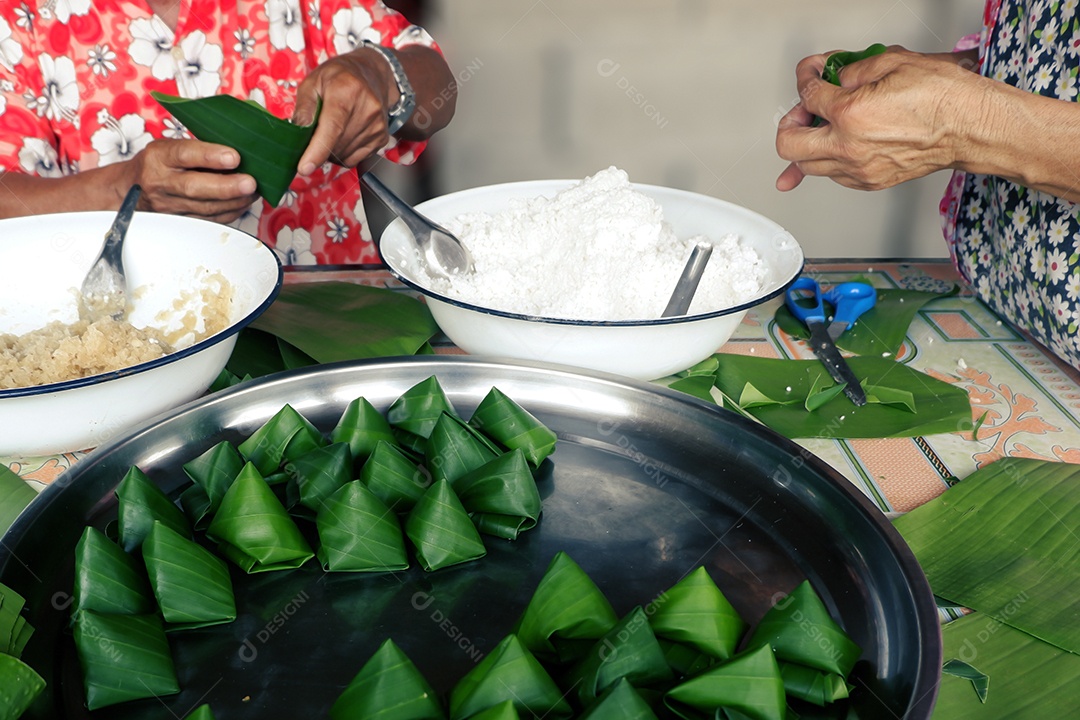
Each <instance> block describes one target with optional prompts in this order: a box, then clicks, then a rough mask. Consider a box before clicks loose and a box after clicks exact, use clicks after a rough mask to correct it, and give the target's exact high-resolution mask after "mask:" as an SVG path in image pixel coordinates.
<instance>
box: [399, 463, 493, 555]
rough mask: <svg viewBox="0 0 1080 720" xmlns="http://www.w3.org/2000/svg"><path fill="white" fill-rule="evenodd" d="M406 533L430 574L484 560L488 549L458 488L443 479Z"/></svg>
mask: <svg viewBox="0 0 1080 720" xmlns="http://www.w3.org/2000/svg"><path fill="white" fill-rule="evenodd" d="M405 534H406V535H408V537H409V540H411V541H412V544H413V546H414V547H415V548H416V559H417V560H418V561H419V562H420V566H421V567H423V568H424V569H425V570H427V571H429V572H430V571H432V570H439V569H441V568H444V567H449V566H451V565H458V564H460V563H464V562H469V561H470V560H476V559H478V558H482V557H484V555H486V554H487V549H486V548H484V541H483V540H481V539H480V533H478V532H477V531H476V527H475V526H474V525H473V524H472V520H470V519H469V514H468V513H467V512H465V508H464V507H462V505H461V501H460V500H458V498H457V495H455V494H454V489H453V488H452V487H450V483H448V482H446V481H445V480H439V481H438V482H436V483H434V484H433V485H432V486H431V487H430V488H428V489H427V491H426V492H424V494H423V496H422V497H421V498H420V500H418V501H417V503H416V505H415V506H414V507H413V509H412V510H410V511H409V516H408V518H406V520H405Z"/></svg>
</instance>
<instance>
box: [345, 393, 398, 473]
mask: <svg viewBox="0 0 1080 720" xmlns="http://www.w3.org/2000/svg"><path fill="white" fill-rule="evenodd" d="M380 440H382V441H383V442H387V443H390V444H391V445H396V444H397V441H396V440H394V431H393V430H392V429H391V427H390V423H389V422H387V420H386V418H385V417H383V414H382V413H380V412H379V411H378V410H376V409H375V407H374V406H373V405H372V404H371V403H369V402H368V401H367V400H366V399H365V398H362V397H361V398H356V399H355V400H353V401H352V402H350V403H349V404H348V406H346V408H345V412H343V413H342V414H341V418H340V419H339V420H338V423H337V425H335V426H334V429H333V430H331V431H330V441H331V442H336V443H337V442H344V443H348V444H349V451H350V452H351V453H352V455H353V457H354V458H355V459H357V460H366V459H367V457H368V456H369V455H371V453H373V452H374V451H375V446H376V445H377V444H378V442H379V441H380Z"/></svg>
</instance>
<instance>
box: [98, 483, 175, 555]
mask: <svg viewBox="0 0 1080 720" xmlns="http://www.w3.org/2000/svg"><path fill="white" fill-rule="evenodd" d="M116 498H117V500H118V503H117V516H118V518H117V521H118V522H117V524H118V527H119V530H118V533H119V541H120V546H121V547H122V548H124V550H126V551H128V552H131V551H132V550H134V549H135V548H137V547H139V545H141V544H142V541H143V538H145V537H146V535H147V534H148V533H149V532H150V528H152V527H154V521H155V520H156V521H159V522H161V523H164V524H165V525H168V526H169V527H171V528H172V529H173V530H175V531H176V532H178V533H180V534H181V535H184V536H190V535H191V524H190V523H188V520H187V518H186V517H185V516H184V513H183V511H182V510H180V508H179V507H178V506H177V505H176V504H175V503H173V501H172V500H170V499H169V498H168V496H167V495H166V494H165V493H164V492H162V490H161V488H159V487H158V486H157V485H155V484H154V483H153V482H151V481H150V478H148V477H147V476H146V474H145V473H143V471H142V470H140V469H139V468H137V467H135V466H134V465H132V466H131V469H129V470H128V471H127V474H126V475H125V476H124V479H123V480H121V481H120V484H119V485H117V486H116Z"/></svg>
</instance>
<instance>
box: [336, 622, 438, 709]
mask: <svg viewBox="0 0 1080 720" xmlns="http://www.w3.org/2000/svg"><path fill="white" fill-rule="evenodd" d="M437 698H438V695H437V694H436V693H435V691H434V690H433V689H432V687H431V685H429V684H428V682H427V680H425V679H424V676H423V675H421V674H420V671H419V670H417V669H416V666H415V665H414V664H413V663H412V661H411V660H410V659H409V658H408V656H406V655H405V653H403V652H402V651H401V650H400V649H399V648H398V646H397V645H395V644H394V641H393V640H386V641H384V642H383V644H382V645H380V646H379V649H378V650H376V651H375V654H374V655H372V656H371V659H370V660H368V661H367V662H366V663H364V666H363V667H362V668H360V672H358V673H357V674H356V677H354V678H353V679H352V682H350V683H349V685H348V686H347V687H346V688H345V691H344V692H343V693H341V696H340V697H338V699H337V700H336V701H335V702H334V705H333V707H331V708H330V717H331V720H353V718H365V720H442V718H444V717H445V716H446V715H445V713H444V712H443V709H442V706H440V705H439V701H438V699H437Z"/></svg>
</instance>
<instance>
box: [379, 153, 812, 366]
mask: <svg viewBox="0 0 1080 720" xmlns="http://www.w3.org/2000/svg"><path fill="white" fill-rule="evenodd" d="M417 210H419V211H420V212H421V213H423V214H424V215H426V216H427V217H428V218H430V219H431V220H433V221H435V222H436V223H438V224H440V225H442V226H443V227H445V228H446V229H447V230H449V231H450V232H452V233H454V234H455V235H457V237H458V238H460V239H461V241H462V243H463V244H464V245H465V246H466V247H467V248H468V249H469V252H470V253H471V254H472V256H473V261H474V272H472V273H468V274H455V275H452V276H450V277H443V276H440V275H439V274H437V273H431V272H428V269H427V267H426V266H425V264H424V263H423V262H422V259H421V257H420V255H419V253H417V251H416V248H415V244H414V240H413V238H412V235H411V233H410V232H409V231H408V230H407V229H406V228H405V226H404V224H403V223H402V222H401V221H395V222H393V223H391V224H390V225H388V226H387V228H386V230H385V231H384V232H383V235H382V237H381V239H380V243H379V249H380V253H381V255H382V258H383V261H384V262H385V263H386V265H387V266H388V267H389V268H390V270H391V272H393V273H394V274H395V275H396V276H397V277H398V278H399V279H400V280H401V281H402V282H404V283H405V284H407V285H409V286H411V287H413V288H415V289H417V290H419V291H420V292H421V293H423V295H424V296H426V298H425V299H426V302H427V304H428V307H429V308H430V309H431V313H432V315H433V316H434V317H435V320H436V322H437V323H438V324H439V327H440V328H441V329H442V331H443V332H444V333H445V334H446V336H447V337H448V338H449V339H450V340H451V341H452V342H454V343H455V344H456V345H457V346H458V347H460V348H461V349H462V350H464V351H465V352H467V353H469V354H473V355H490V356H498V357H508V358H515V359H521V360H533V361H540V362H550V363H557V364H562V365H571V366H575V367H580V368H587V369H591V370H600V371H604V372H612V373H615V374H619V375H625V376H629V377H633V378H638V379H643V380H653V379H656V378H660V377H664V376H667V375H671V374H673V373H676V372H679V371H681V370H684V369H686V368H688V367H690V366H692V365H694V364H695V363H697V362H700V361H701V360H704V359H705V358H707V357H708V356H709V355H711V354H713V353H714V352H716V351H717V350H718V349H719V347H720V346H721V345H723V344H724V343H725V342H726V341H727V340H728V338H729V337H731V335H732V333H733V332H734V331H735V329H736V327H738V325H739V323H740V322H741V321H742V319H743V316H744V315H745V314H746V311H747V310H748V309H750V308H751V307H753V306H755V305H757V304H759V303H761V302H764V301H765V300H768V299H769V298H772V297H774V296H776V295H778V294H780V293H782V292H783V291H784V289H785V288H787V287H788V285H790V284H791V283H792V282H793V281H794V280H795V278H796V277H798V275H799V273H800V272H801V271H802V267H803V252H802V248H801V247H800V246H799V243H798V242H797V241H796V240H795V238H794V237H792V236H791V234H790V233H788V232H787V231H786V230H784V229H783V228H782V227H781V226H780V225H778V224H777V223H775V222H773V221H771V220H769V219H768V218H766V217H764V216H762V215H760V214H758V213H756V212H753V211H751V210H749V209H747V208H744V207H741V206H739V205H735V204H732V203H729V202H725V201H723V200H720V199H718V198H714V197H710V196H706V195H701V194H698V193H692V192H687V191H684V190H677V189H673V188H665V187H658V186H652V185H641V184H635V183H631V182H630V179H629V177H628V175H627V174H626V172H624V171H623V170H620V169H619V168H616V167H610V168H607V169H605V170H601V171H600V172H598V173H596V174H595V175H592V176H590V177H588V178H585V179H584V180H538V181H525V182H515V183H504V184H500V185H490V186H485V187H478V188H473V189H470V190H463V191H461V192H455V193H451V194H448V195H444V196H441V197H437V198H434V199H432V200H428V201H426V202H423V203H420V204H419V205H418V206H417ZM702 242H707V243H709V244H711V245H712V246H713V251H712V256H711V258H710V260H709V263H708V265H707V266H706V269H705V273H704V275H703V276H702V280H701V283H700V285H699V286H698V290H697V293H696V294H695V296H694V300H693V302H692V303H691V305H690V308H689V311H688V313H687V314H686V315H680V316H675V317H668V318H663V317H661V314H662V313H663V311H664V309H665V307H666V306H667V303H668V300H669V299H670V297H671V293H672V290H674V288H675V284H676V282H677V281H678V278H679V275H680V273H681V272H682V269H683V267H684V265H685V264H686V261H687V259H688V258H689V256H690V253H691V251H692V250H693V248H694V246H695V245H697V244H698V243H702Z"/></svg>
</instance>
